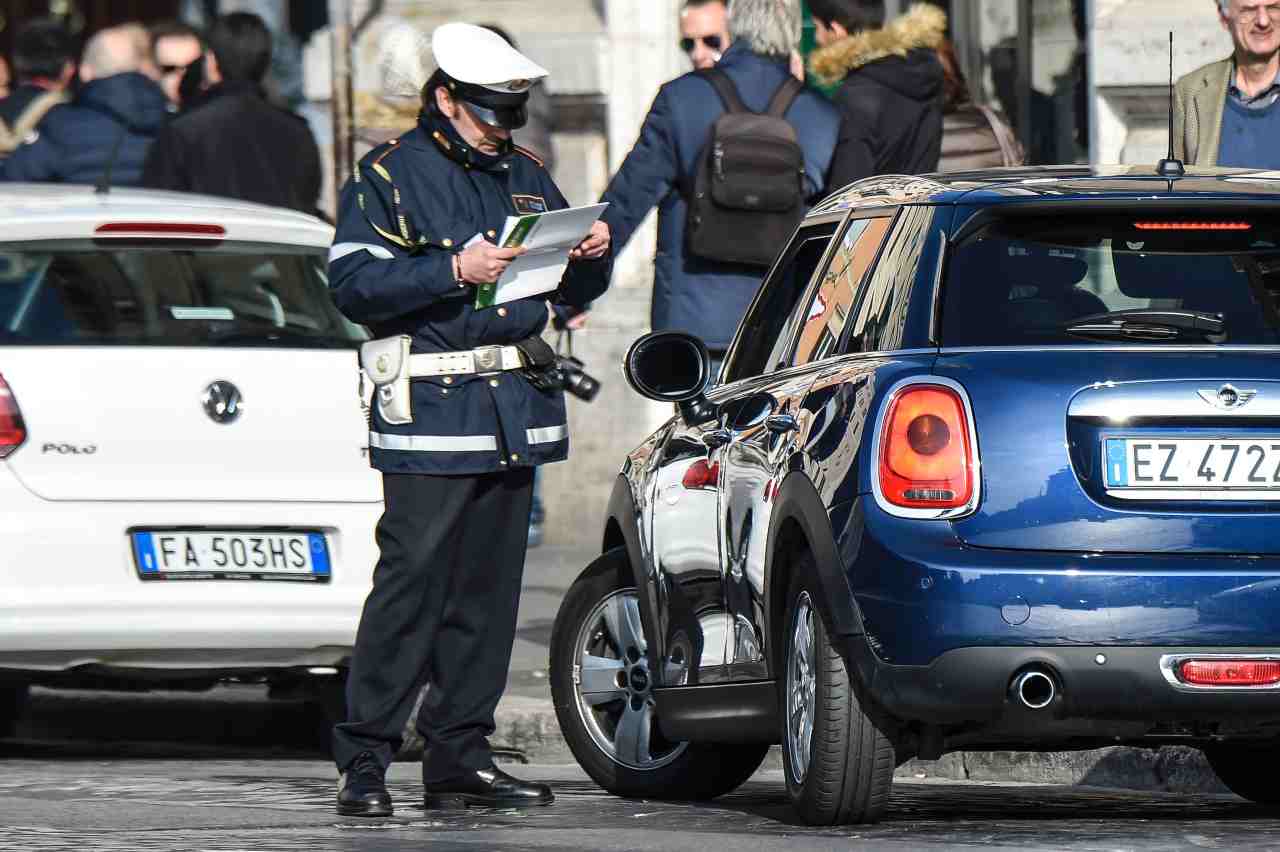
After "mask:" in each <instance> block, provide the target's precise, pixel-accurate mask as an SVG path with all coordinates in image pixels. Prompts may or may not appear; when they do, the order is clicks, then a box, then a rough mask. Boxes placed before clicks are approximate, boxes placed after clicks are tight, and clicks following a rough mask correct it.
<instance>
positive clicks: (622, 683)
mask: <svg viewBox="0 0 1280 852" xmlns="http://www.w3.org/2000/svg"><path fill="white" fill-rule="evenodd" d="M574 647H575V648H576V649H577V652H578V661H577V662H576V663H575V664H574V667H573V683H574V687H575V689H574V693H575V696H576V698H577V707H578V714H579V715H580V716H581V718H582V721H583V723H584V724H585V725H586V728H587V732H588V733H589V734H590V735H591V739H592V740H594V741H595V744H596V747H597V748H599V749H600V751H601V752H603V753H604V754H605V755H607V756H608V757H609V759H611V760H613V761H614V762H615V763H618V764H621V765H622V766H627V767H630V768H632V769H642V770H644V769H648V770H652V769H658V768H659V767H662V766H666V765H667V764H669V763H671V762H672V761H673V760H675V759H676V758H677V757H679V756H680V755H681V753H683V752H684V750H685V749H686V748H687V746H688V744H687V743H682V742H681V743H673V742H670V741H668V740H666V739H665V738H664V737H663V736H662V735H661V733H660V732H659V731H658V730H656V729H655V726H654V724H653V716H654V707H655V703H654V699H653V679H652V677H651V676H650V672H649V658H648V656H647V654H646V651H647V650H648V643H647V642H646V641H645V638H644V629H643V627H642V625H641V622H640V601H639V598H638V597H637V596H636V591H635V589H621V590H619V591H616V592H614V593H612V594H611V595H609V596H608V597H606V598H604V599H603V600H602V601H600V602H599V603H598V604H596V606H595V608H593V609H592V610H591V613H590V614H589V615H588V616H587V617H586V619H584V620H583V622H582V627H581V628H580V629H579V631H578V638H577V642H576V643H575V644H574Z"/></svg>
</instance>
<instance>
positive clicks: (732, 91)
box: [698, 68, 751, 112]
mask: <svg viewBox="0 0 1280 852" xmlns="http://www.w3.org/2000/svg"><path fill="white" fill-rule="evenodd" d="M698 76H700V77H701V78H702V79H704V80H706V81H707V82H708V83H710V84H711V87H712V88H713V89H715V90H716V94H717V95H719V96H720V100H721V101H722V102H723V103H724V108H725V111H726V112H751V110H749V109H747V105H746V104H744V103H743V102H742V96H741V95H739V94H738V87H737V86H735V85H733V81H732V80H730V79H729V75H728V74H726V73H724V72H723V71H721V70H720V69H719V68H704V69H703V70H701V71H699V72H698Z"/></svg>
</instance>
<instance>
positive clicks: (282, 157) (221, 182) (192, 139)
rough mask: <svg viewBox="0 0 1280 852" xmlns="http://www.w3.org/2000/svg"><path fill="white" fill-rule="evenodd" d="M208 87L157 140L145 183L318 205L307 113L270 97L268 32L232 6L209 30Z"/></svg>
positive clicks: (308, 209) (315, 153)
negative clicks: (265, 86)
mask: <svg viewBox="0 0 1280 852" xmlns="http://www.w3.org/2000/svg"><path fill="white" fill-rule="evenodd" d="M206 42H207V45H208V50H206V52H205V59H204V76H205V82H206V88H205V90H204V91H203V92H202V93H201V94H200V95H199V96H198V97H197V98H196V99H195V101H194V102H193V103H191V104H184V106H186V107H187V109H186V111H185V112H184V113H183V114H182V115H181V116H179V117H178V118H177V119H175V120H174V121H172V122H171V123H170V124H169V125H168V126H167V127H166V128H165V129H164V131H163V132H161V134H160V137H159V138H158V139H157V140H156V144H155V146H154V147H153V148H152V150H151V155H150V156H149V157H148V158H147V162H146V165H145V166H144V167H143V170H142V184H143V186H149V187H153V188H156V189H177V190H183V191H186V192H203V193H208V194H210V195H225V196H230V197H232V198H240V199H243V200H245V201H255V202H258V203H260V204H271V205H275V206H278V207H291V208H293V209H294V210H301V211H303V212H305V213H314V212H315V211H316V202H317V200H318V199H319V196H320V152H319V150H318V149H317V148H316V141H315V138H314V137H313V136H312V135H311V130H310V129H309V128H308V127H307V123H306V121H305V120H304V119H303V118H302V117H301V116H298V115H296V114H294V113H292V112H289V111H287V110H283V109H280V108H279V107H276V106H272V105H271V104H270V103H268V102H267V100H266V97H265V95H264V92H263V89H262V80H263V77H265V76H266V73H267V69H268V67H269V66H270V64H271V34H270V32H268V30H267V27H266V25H265V24H264V23H263V22H262V19H261V18H259V17H258V16H257V15H252V14H249V13H247V12H237V13H234V14H230V15H224V16H223V17H221V18H219V19H218V20H217V21H215V22H214V24H213V26H212V27H211V28H210V29H209V32H208V33H207V34H206Z"/></svg>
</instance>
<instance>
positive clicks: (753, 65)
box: [602, 42, 840, 350]
mask: <svg viewBox="0 0 1280 852" xmlns="http://www.w3.org/2000/svg"><path fill="white" fill-rule="evenodd" d="M717 67H719V68H720V69H721V70H723V71H725V72H727V73H728V75H729V77H730V78H731V79H732V80H733V82H734V84H735V85H736V86H737V87H738V93H739V94H740V95H741V96H742V100H743V102H744V103H745V104H746V105H747V107H749V108H750V109H752V110H755V111H757V112H763V111H764V110H765V108H766V107H767V106H768V105H769V99H770V98H771V97H772V96H773V93H774V92H775V91H777V89H778V87H779V86H780V85H782V81H783V80H784V79H786V76H787V74H788V73H789V71H788V69H787V64H786V63H785V62H782V61H775V60H773V59H768V58H766V57H764V56H761V55H759V54H756V53H752V52H751V51H750V50H748V49H747V48H746V47H745V46H743V45H742V44H741V43H740V42H739V43H735V44H733V45H731V46H730V48H729V49H728V50H727V51H725V54H724V56H723V58H721V60H720V63H719V65H718V66H717ZM723 114H724V105H723V104H722V103H721V101H720V97H719V95H717V94H716V92H715V90H714V89H713V88H712V87H711V84H710V83H708V82H707V81H706V80H705V79H703V78H701V77H700V76H698V75H697V74H693V73H690V74H685V75H684V76H683V77H678V78H676V79H675V80H672V81H671V82H669V83H667V84H666V85H664V86H663V87H662V88H661V89H659V90H658V96H657V97H656V98H655V99H654V101H653V106H652V107H650V109H649V114H648V115H647V116H646V117H645V120H644V125H643V126H642V127H641V128H640V138H639V139H637V140H636V144H635V147H633V148H632V149H631V153H629V154H628V155H627V158H626V160H624V161H623V163H622V167H621V168H620V169H618V173H617V174H616V175H614V177H613V180H612V181H611V182H610V183H609V188H608V189H607V190H606V191H605V194H604V197H603V199H602V200H603V201H607V202H609V209H608V210H606V211H605V214H604V220H605V221H606V222H607V223H608V224H609V228H610V230H611V232H612V236H613V248H614V251H615V252H617V251H619V250H620V249H621V248H622V246H623V245H625V244H626V242H627V241H628V240H630V239H631V235H632V234H634V233H635V230H636V228H638V227H639V226H640V222H641V221H642V220H643V219H644V217H645V215H647V214H648V212H649V211H650V210H651V209H652V208H653V206H654V205H655V204H656V205H657V206H658V254H657V257H656V258H655V260H654V274H653V306H652V313H651V324H652V327H653V329H654V331H662V330H668V329H678V330H680V331H687V332H690V333H692V334H696V335H697V336H699V337H700V338H702V340H703V342H704V343H706V344H707V346H708V347H709V348H711V349H714V350H723V349H725V348H727V347H728V346H729V342H730V341H731V339H732V338H733V334H734V332H735V331H736V330H737V328H738V323H739V321H741V319H742V316H743V314H745V313H746V311H747V306H748V305H749V304H750V302H751V299H752V297H753V296H755V292H756V289H757V288H758V287H759V286H760V281H761V279H762V278H763V277H764V270H763V269H761V268H759V267H750V266H736V265H732V264H725V263H718V262H715V261H709V260H704V259H702V258H697V257H686V256H685V251H684V227H685V215H686V212H687V210H688V205H687V204H686V202H685V200H684V197H683V196H682V195H681V194H680V192H679V190H678V188H677V187H678V186H679V184H680V183H681V182H682V181H684V180H688V179H690V178H691V177H692V176H693V175H694V171H695V169H696V167H697V162H698V156H699V154H700V153H701V151H702V149H703V147H704V146H705V145H706V144H707V140H708V138H709V137H710V134H711V125H712V124H713V123H714V122H715V120H716V119H717V118H719V117H720V116H721V115H723ZM786 118H787V121H789V122H790V123H791V124H792V125H793V126H794V127H795V128H796V130H797V131H798V135H799V138H800V144H801V146H802V147H803V148H804V154H805V172H806V176H805V180H806V183H807V190H808V194H809V196H810V201H814V200H817V198H818V196H820V194H821V193H822V190H823V188H824V187H825V186H826V178H827V170H828V168H829V166H830V164H831V154H832V152H833V151H834V150H835V146H836V137H837V133H838V131H839V129H840V115H839V113H838V112H837V111H836V110H835V108H834V107H833V106H831V105H830V104H829V103H828V102H827V100H826V99H825V98H824V97H822V95H820V94H819V93H817V92H816V91H814V90H812V89H807V88H806V89H805V90H804V91H803V92H801V93H800V95H799V97H797V98H796V100H795V102H794V103H792V105H791V108H790V109H789V110H788V111H787V115H786ZM750 238H751V235H750V234H744V235H743V239H750ZM777 248H778V250H779V251H781V250H782V246H778V247H777Z"/></svg>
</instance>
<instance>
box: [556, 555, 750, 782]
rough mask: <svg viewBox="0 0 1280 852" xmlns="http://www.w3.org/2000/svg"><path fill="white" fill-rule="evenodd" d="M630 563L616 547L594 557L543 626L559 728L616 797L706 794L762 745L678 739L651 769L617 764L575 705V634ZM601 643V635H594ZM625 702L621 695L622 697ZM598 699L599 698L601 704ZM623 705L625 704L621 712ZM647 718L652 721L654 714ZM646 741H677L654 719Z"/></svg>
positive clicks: (623, 588)
mask: <svg viewBox="0 0 1280 852" xmlns="http://www.w3.org/2000/svg"><path fill="white" fill-rule="evenodd" d="M634 591H635V582H634V580H633V579H632V574H631V568H630V564H629V562H628V560H627V556H626V552H625V551H624V550H622V549H621V548H619V549H616V550H611V551H609V552H608V553H605V554H604V555H602V556H600V557H599V558H597V559H596V560H595V561H594V562H592V563H591V565H589V566H588V567H587V569H586V570H585V571H583V572H582V574H581V575H580V576H579V577H578V579H577V580H576V581H575V582H574V584H573V585H572V586H571V587H570V588H569V591H568V593H567V594H566V595H565V598H564V601H563V602H562V603H561V604H560V611H559V612H558V613H557V615H556V622H555V627H554V628H553V630H552V632H551V670H550V679H551V698H552V701H553V703H554V704H555V709H556V718H557V719H558V720H559V722H560V730H561V732H562V733H563V734H564V738H565V742H566V743H568V745H569V749H570V750H571V751H572V752H573V756H574V757H575V758H577V760H578V763H579V764H580V765H581V766H582V768H583V770H585V771H586V773H587V774H588V775H590V776H591V778H592V779H593V780H594V781H595V782H596V783H597V784H599V785H600V786H601V787H603V788H604V789H606V790H608V791H609V792H610V793H613V794H615V795H618V796H625V797H630V798H644V799H676V800H679V799H713V798H715V797H716V796H720V795H723V794H725V793H728V792H730V791H732V790H735V789H737V788H738V787H739V786H741V785H742V783H743V782H744V781H746V780H747V779H748V778H750V777H751V776H752V775H753V774H754V773H755V771H756V770H757V769H759V768H760V764H761V762H763V761H764V758H765V755H766V754H768V751H769V747H768V746H767V745H757V744H751V745H710V744H703V745H699V744H697V743H686V744H683V750H682V751H680V753H679V754H678V755H675V756H674V757H673V758H672V759H670V760H669V761H668V762H666V763H664V764H663V765H661V766H657V767H656V768H653V769H638V768H634V767H631V766H626V765H623V764H622V763H619V762H618V761H617V760H615V759H614V758H613V757H612V756H610V754H609V753H607V752H606V751H604V750H603V749H602V748H601V746H600V745H599V744H598V743H597V742H596V740H595V739H594V738H593V736H592V734H591V732H590V731H589V730H588V728H587V723H586V721H585V720H584V718H583V715H582V712H580V710H579V706H578V686H577V684H575V683H574V667H575V666H576V665H578V664H579V651H580V650H585V649H579V648H578V647H577V643H578V637H579V635H580V633H581V632H582V631H583V629H584V627H585V626H586V625H584V622H585V621H586V619H587V618H588V617H590V616H591V614H592V613H593V612H594V611H596V608H597V607H598V606H599V605H600V604H601V603H602V602H603V601H605V599H606V598H609V597H610V596H612V595H614V594H615V593H618V592H624V593H625V592H634ZM597 641H600V642H605V641H607V639H598V640H597ZM624 703H625V702H624ZM602 706H606V705H602ZM622 712H625V709H624V710H623V711H622ZM653 718H654V721H655V722H657V721H658V720H657V717H656V714H655V715H654V717H653ZM651 730H652V733H651V734H650V736H651V738H652V740H651V742H654V743H657V744H658V749H654V751H658V750H659V749H661V750H664V751H665V752H666V753H667V754H670V755H674V753H675V751H676V750H677V749H679V747H680V746H681V745H682V744H679V743H670V742H668V741H665V740H663V739H662V738H661V730H660V723H659V724H655V725H653V726H652V729H651Z"/></svg>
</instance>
